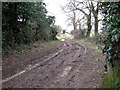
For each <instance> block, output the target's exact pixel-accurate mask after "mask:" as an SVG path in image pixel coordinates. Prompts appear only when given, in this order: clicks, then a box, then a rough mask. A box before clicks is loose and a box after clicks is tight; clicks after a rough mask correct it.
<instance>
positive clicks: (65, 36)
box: [57, 34, 73, 41]
mask: <svg viewBox="0 0 120 90" xmlns="http://www.w3.org/2000/svg"><path fill="white" fill-rule="evenodd" d="M63 38H65V39H67V38H68V39H73V38H72V37H69V36H67V35H65V34H62V35H61V36H57V39H58V40H60V41H61V39H63Z"/></svg>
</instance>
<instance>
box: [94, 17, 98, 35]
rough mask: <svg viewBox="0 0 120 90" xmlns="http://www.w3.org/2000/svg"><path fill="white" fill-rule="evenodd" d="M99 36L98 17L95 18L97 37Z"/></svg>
mask: <svg viewBox="0 0 120 90" xmlns="http://www.w3.org/2000/svg"><path fill="white" fill-rule="evenodd" d="M97 34H98V17H97V16H96V17H95V36H97Z"/></svg>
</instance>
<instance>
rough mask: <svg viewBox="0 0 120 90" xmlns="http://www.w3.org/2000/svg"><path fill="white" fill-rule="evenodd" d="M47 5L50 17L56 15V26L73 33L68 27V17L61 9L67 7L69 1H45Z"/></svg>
mask: <svg viewBox="0 0 120 90" xmlns="http://www.w3.org/2000/svg"><path fill="white" fill-rule="evenodd" d="M44 2H45V3H46V5H47V7H46V8H47V10H48V15H54V16H55V17H56V23H55V24H56V25H59V26H61V27H62V29H66V30H67V31H71V30H72V29H71V27H68V24H67V22H66V20H67V16H66V15H65V13H64V12H63V10H62V9H61V6H65V5H66V4H67V0H44Z"/></svg>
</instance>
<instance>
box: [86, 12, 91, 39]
mask: <svg viewBox="0 0 120 90" xmlns="http://www.w3.org/2000/svg"><path fill="white" fill-rule="evenodd" d="M87 27H88V30H87V35H86V37H90V32H91V28H92V26H91V11H90V14H89V15H88V16H87Z"/></svg>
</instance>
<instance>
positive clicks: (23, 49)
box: [3, 41, 60, 60]
mask: <svg viewBox="0 0 120 90" xmlns="http://www.w3.org/2000/svg"><path fill="white" fill-rule="evenodd" d="M59 42H60V41H48V42H41V41H38V42H35V43H32V44H31V45H24V46H18V47H17V49H11V50H7V51H4V53H3V58H7V59H13V60H18V59H19V58H20V57H21V56H22V57H23V58H24V57H25V56H27V55H32V54H36V55H37V54H38V53H40V52H48V51H50V50H51V49H53V48H54V47H55V46H56V45H57V44H59ZM6 52H7V53H6Z"/></svg>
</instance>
